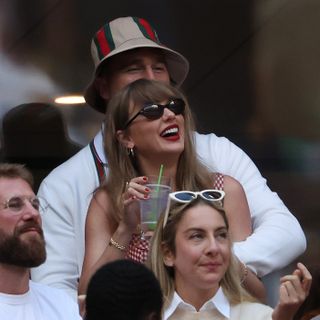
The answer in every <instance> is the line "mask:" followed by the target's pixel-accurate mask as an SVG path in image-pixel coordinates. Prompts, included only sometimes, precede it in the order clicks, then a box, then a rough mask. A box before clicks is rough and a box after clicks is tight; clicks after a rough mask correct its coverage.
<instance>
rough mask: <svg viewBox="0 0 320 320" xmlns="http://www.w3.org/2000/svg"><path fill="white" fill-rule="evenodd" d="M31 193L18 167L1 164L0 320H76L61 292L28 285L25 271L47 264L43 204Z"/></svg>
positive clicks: (75, 312) (26, 177) (28, 181)
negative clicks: (43, 228)
mask: <svg viewBox="0 0 320 320" xmlns="http://www.w3.org/2000/svg"><path fill="white" fill-rule="evenodd" d="M32 188H33V177H32V175H31V173H30V172H29V171H28V170H27V169H26V168H24V167H23V166H22V165H18V164H6V163H2V164H0V319H1V320H12V319H15V320H20V319H28V320H36V319H37V320H39V319H52V320H54V319H56V320H63V319H66V320H67V319H68V320H69V319H70V320H72V319H74V320H78V319H79V320H80V319H81V318H80V316H79V311H78V307H77V305H76V304H75V303H74V301H72V300H71V299H70V297H69V296H68V295H66V294H65V293H64V292H63V291H62V290H58V289H55V288H51V287H48V286H45V285H42V284H36V283H34V282H33V281H31V280H29V273H30V268H31V267H36V266H39V265H40V264H42V263H43V262H44V261H45V260H46V249H45V240H44V235H43V231H42V227H41V214H43V213H44V212H45V209H46V207H47V202H46V201H45V200H44V199H42V198H38V197H36V196H35V194H34V192H33V190H32Z"/></svg>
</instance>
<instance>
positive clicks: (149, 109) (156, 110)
mask: <svg viewBox="0 0 320 320" xmlns="http://www.w3.org/2000/svg"><path fill="white" fill-rule="evenodd" d="M141 114H142V115H143V116H145V117H146V118H148V119H159V118H160V117H161V116H162V115H163V108H162V107H161V106H158V105H157V104H148V105H146V106H145V107H143V109H142V110H141Z"/></svg>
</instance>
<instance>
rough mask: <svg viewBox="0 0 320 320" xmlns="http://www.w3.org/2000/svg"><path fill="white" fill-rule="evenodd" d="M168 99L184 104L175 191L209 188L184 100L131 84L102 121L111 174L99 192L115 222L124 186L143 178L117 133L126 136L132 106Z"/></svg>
mask: <svg viewBox="0 0 320 320" xmlns="http://www.w3.org/2000/svg"><path fill="white" fill-rule="evenodd" d="M170 98H180V99H183V101H184V102H185V110H184V113H183V116H184V126H185V127H184V131H185V145H184V151H183V152H182V154H181V156H180V158H179V163H178V167H177V168H178V169H177V174H176V188H177V190H183V189H188V190H202V189H205V188H208V187H210V186H211V185H212V175H211V173H210V172H209V171H208V169H207V168H206V167H205V166H204V165H203V164H201V163H200V162H199V161H198V159H197V156H196V152H195V148H194V141H193V131H194V120H193V116H192V113H191V110H190V107H189V104H188V101H187V99H186V98H185V96H184V95H183V94H182V93H181V92H180V91H179V90H178V89H177V88H175V87H173V86H171V85H169V84H165V83H163V82H158V81H152V80H146V79H139V80H137V81H135V82H132V83H130V84H129V85H128V86H127V87H125V88H124V89H122V90H121V91H120V92H119V93H118V94H116V95H115V96H114V97H113V98H112V99H111V100H110V101H109V104H108V108H107V113H106V118H105V131H104V147H105V153H106V155H107V159H108V166H109V169H110V170H109V171H108V177H107V179H106V181H105V183H104V184H103V186H102V188H104V189H105V190H106V191H107V193H108V195H109V197H110V201H111V206H112V208H111V209H112V211H111V213H112V215H113V217H114V219H115V221H117V222H119V221H120V219H121V216H122V212H123V199H122V197H121V196H122V194H123V192H124V188H125V183H126V182H127V181H130V180H131V179H132V178H134V177H136V176H139V175H141V174H142V173H141V172H140V169H139V163H137V160H136V159H135V158H133V157H132V156H130V155H129V153H128V150H127V149H126V147H125V146H123V145H122V144H121V143H120V142H119V141H118V139H117V131H118V130H124V133H126V130H127V129H124V125H125V123H126V122H127V121H128V117H129V106H130V105H131V104H134V105H144V104H145V103H147V102H158V103H159V102H162V101H164V100H166V99H170ZM186 173H187V174H186Z"/></svg>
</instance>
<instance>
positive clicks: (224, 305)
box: [163, 287, 230, 320]
mask: <svg viewBox="0 0 320 320" xmlns="http://www.w3.org/2000/svg"><path fill="white" fill-rule="evenodd" d="M179 306H180V307H182V308H184V309H188V310H193V311H195V310H196V309H195V308H194V306H192V305H190V304H188V303H186V302H184V301H183V300H182V299H181V297H180V296H179V295H178V294H177V292H175V293H174V295H173V298H172V301H171V303H170V305H169V307H168V308H167V309H166V310H165V311H164V318H163V319H164V320H167V319H168V318H169V317H170V316H171V315H172V314H173V313H174V311H175V310H176V309H177V308H178V307H179ZM213 308H216V309H217V310H218V311H219V312H220V313H221V314H222V315H223V316H224V317H226V318H227V319H229V318H230V303H229V301H228V299H227V297H226V296H225V294H224V293H223V291H222V289H221V287H220V288H219V290H218V291H217V293H216V294H215V295H214V296H213V297H212V298H211V299H210V300H208V301H207V302H206V303H204V304H203V306H202V307H201V308H200V311H202V310H208V309H213Z"/></svg>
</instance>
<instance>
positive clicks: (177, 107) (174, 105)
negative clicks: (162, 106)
mask: <svg viewBox="0 0 320 320" xmlns="http://www.w3.org/2000/svg"><path fill="white" fill-rule="evenodd" d="M184 107H185V103H184V101H183V100H182V99H174V100H172V101H171V102H170V103H168V109H170V110H171V111H172V112H174V114H182V113H183V111H184Z"/></svg>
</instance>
